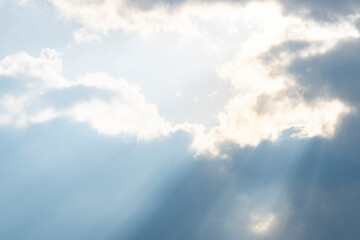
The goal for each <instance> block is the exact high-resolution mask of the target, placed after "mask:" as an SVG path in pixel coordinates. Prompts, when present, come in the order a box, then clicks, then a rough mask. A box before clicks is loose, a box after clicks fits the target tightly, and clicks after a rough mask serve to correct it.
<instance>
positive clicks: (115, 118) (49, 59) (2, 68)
mask: <svg viewBox="0 0 360 240" xmlns="http://www.w3.org/2000/svg"><path fill="white" fill-rule="evenodd" d="M59 56H60V54H59V53H58V52H57V51H55V50H50V49H45V50H43V51H42V52H41V55H40V57H38V58H36V57H32V56H29V55H28V54H27V53H24V52H21V53H18V54H14V55H11V56H8V57H6V58H5V59H3V60H2V61H1V62H0V76H1V75H4V76H14V77H20V78H21V77H29V76H31V77H35V78H39V79H41V80H42V82H41V84H39V85H37V86H36V87H35V86H33V84H32V83H33V82H34V81H36V80H37V79H35V80H34V79H30V80H28V81H27V82H26V85H27V89H26V90H25V92H23V93H22V94H21V95H20V96H13V95H5V96H2V97H1V98H0V111H1V112H0V124H2V125H9V124H11V125H14V126H16V127H26V126H28V125H29V124H32V123H41V122H46V121H50V120H52V119H55V118H57V117H60V116H66V117H68V118H70V119H74V120H76V121H79V122H85V123H88V124H90V126H92V127H93V128H94V129H96V130H97V131H98V132H100V133H103V134H108V135H119V134H122V135H129V136H135V137H137V138H138V139H146V140H148V139H152V138H156V137H159V136H163V135H168V134H169V133H170V132H171V130H172V128H171V124H170V123H169V122H167V121H165V120H164V119H163V118H161V117H160V116H159V113H158V110H157V107H156V106H155V105H153V104H150V103H148V102H147V101H146V98H145V97H144V96H143V95H142V94H141V93H140V92H139V89H138V88H137V86H135V85H131V84H129V83H128V82H126V81H125V80H124V79H115V78H113V77H111V76H109V75H107V74H105V73H91V74H86V75H84V76H82V77H80V78H79V79H77V80H76V81H73V82H69V81H67V80H66V79H65V78H64V77H63V76H62V75H61V70H62V63H61V58H60V57H59ZM39 86H40V89H42V90H41V91H38V88H39ZM77 86H83V87H87V88H96V89H102V90H105V91H107V92H108V93H109V94H108V95H109V96H112V97H111V100H108V101H104V100H102V99H100V98H93V99H91V100H88V101H82V102H74V103H73V105H72V106H71V107H69V108H68V109H61V110H60V109H54V108H53V107H51V106H45V107H43V106H38V105H37V104H38V102H39V101H40V102H41V96H42V95H44V94H45V93H49V92H50V91H51V90H52V89H54V88H56V89H59V88H60V89H65V88H75V87H77Z"/></svg>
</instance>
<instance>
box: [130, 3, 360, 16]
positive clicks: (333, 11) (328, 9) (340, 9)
mask: <svg viewBox="0 0 360 240" xmlns="http://www.w3.org/2000/svg"><path fill="white" fill-rule="evenodd" d="M127 1H128V3H129V4H130V5H133V6H136V7H139V8H142V9H149V8H152V7H154V6H158V5H166V6H169V7H172V6H179V5H181V4H183V3H187V2H197V3H202V2H235V3H247V2H251V1H252V0H131V1H130V0H127ZM263 1H266V0H263ZM279 2H280V3H281V4H282V5H283V6H284V10H285V13H291V14H293V13H296V14H304V13H305V14H306V15H307V16H308V17H312V18H314V19H317V20H320V21H333V20H336V19H338V18H339V17H342V16H344V15H348V14H354V13H356V12H357V11H358V10H359V7H360V1H359V0H345V1H338V0H303V1H300V0H279Z"/></svg>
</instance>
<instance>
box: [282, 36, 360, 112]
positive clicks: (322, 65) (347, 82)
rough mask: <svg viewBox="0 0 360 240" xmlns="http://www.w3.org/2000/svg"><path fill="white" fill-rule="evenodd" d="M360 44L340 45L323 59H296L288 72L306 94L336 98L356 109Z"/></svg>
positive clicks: (316, 57)
mask: <svg viewBox="0 0 360 240" xmlns="http://www.w3.org/2000/svg"><path fill="white" fill-rule="evenodd" d="M359 54H360V41H359V40H352V41H347V42H343V43H342V44H340V45H339V46H337V48H335V49H334V50H332V51H329V52H328V53H326V54H324V55H318V56H314V57H309V58H303V59H301V58H300V59H297V60H295V61H293V62H292V64H291V66H290V67H289V69H288V71H289V72H290V73H291V74H293V75H294V76H295V77H296V79H297V80H298V82H299V83H300V84H302V85H303V86H305V87H307V89H308V91H307V94H308V95H309V96H310V97H315V96H321V97H322V96H332V97H334V96H336V97H339V98H340V99H342V100H345V101H348V102H349V103H350V104H353V105H355V106H357V104H359V102H360V95H359V91H360V78H359V76H360V59H359V57H358V56H359Z"/></svg>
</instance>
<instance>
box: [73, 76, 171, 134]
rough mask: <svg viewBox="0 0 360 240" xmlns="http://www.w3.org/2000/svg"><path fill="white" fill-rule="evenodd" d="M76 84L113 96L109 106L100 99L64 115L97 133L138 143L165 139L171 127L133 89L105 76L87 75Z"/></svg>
mask: <svg viewBox="0 0 360 240" xmlns="http://www.w3.org/2000/svg"><path fill="white" fill-rule="evenodd" d="M77 84H79V85H83V86H87V87H96V88H98V89H105V90H108V91H114V92H116V96H115V97H113V98H112V99H111V101H110V102H105V101H102V100H99V99H93V100H91V101H86V102H81V103H77V104H76V105H75V106H73V107H71V108H70V109H68V110H67V112H66V114H67V115H68V116H70V117H71V118H74V119H75V120H76V121H79V122H87V123H89V124H90V125H91V126H92V127H93V128H95V129H96V130H98V131H99V132H100V133H103V134H107V135H112V136H114V135H119V134H127V135H131V136H136V137H137V138H138V139H153V138H156V137H159V136H164V135H168V134H169V133H170V132H171V129H172V127H171V124H170V123H169V122H167V121H165V120H164V119H163V118H161V117H160V115H159V113H158V110H157V107H156V106H155V105H153V104H150V103H148V102H147V101H146V99H145V97H144V96H143V95H142V94H140V92H139V90H138V88H137V87H136V86H133V85H130V84H129V83H127V82H126V81H125V80H123V79H115V78H112V77H111V76H109V75H107V74H104V73H93V74H87V75H85V76H84V77H82V78H80V79H79V80H78V81H77Z"/></svg>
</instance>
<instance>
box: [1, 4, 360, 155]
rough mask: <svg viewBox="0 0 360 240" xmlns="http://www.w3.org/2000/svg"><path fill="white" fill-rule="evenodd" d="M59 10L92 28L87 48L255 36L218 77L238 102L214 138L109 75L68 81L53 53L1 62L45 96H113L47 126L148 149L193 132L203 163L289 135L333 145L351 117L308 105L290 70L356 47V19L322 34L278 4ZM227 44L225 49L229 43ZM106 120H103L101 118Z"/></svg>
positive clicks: (322, 28)
mask: <svg viewBox="0 0 360 240" xmlns="http://www.w3.org/2000/svg"><path fill="white" fill-rule="evenodd" d="M51 3H52V4H53V5H54V6H55V8H56V9H57V10H58V11H59V13H60V14H62V15H64V16H66V17H71V18H74V19H76V20H78V21H79V22H80V23H82V24H83V26H84V28H82V29H80V30H78V31H77V32H75V40H76V36H78V37H79V38H78V40H79V41H82V40H91V39H95V38H94V36H93V35H88V33H89V31H91V32H98V33H107V32H109V31H117V30H123V31H125V32H136V33H138V34H139V35H140V36H153V37H159V38H161V36H163V35H161V34H160V35H157V33H162V34H174V33H175V34H177V36H178V38H180V39H181V38H184V37H185V38H189V37H190V38H191V37H195V36H196V37H200V38H206V39H207V40H208V41H209V42H212V41H214V44H215V45H216V41H215V40H216V39H214V38H213V37H212V35H211V34H210V32H211V30H204V29H202V28H201V26H210V25H211V22H212V21H216V22H218V23H221V24H222V26H223V27H224V26H225V27H226V28H227V29H230V30H231V31H230V30H229V31H228V32H229V34H230V35H234V36H236V37H238V35H239V34H243V33H244V31H245V30H244V29H243V28H245V29H246V31H249V33H248V36H246V37H244V38H243V39H242V41H241V43H240V44H238V47H237V51H236V52H235V53H234V56H233V58H232V59H229V60H227V61H226V62H223V63H220V64H218V65H217V66H216V68H215V70H216V72H217V75H218V77H219V79H221V80H225V81H229V82H230V83H231V85H232V90H233V91H234V93H235V94H234V95H235V96H234V97H233V98H231V99H230V100H229V102H228V103H227V104H226V105H225V106H224V107H223V110H222V111H220V112H219V113H218V115H217V120H218V125H217V126H215V127H213V128H210V129H205V128H204V127H203V125H202V123H201V122H200V123H191V122H185V123H184V122H175V123H174V124H172V123H169V122H168V121H166V120H164V119H163V118H162V117H161V116H160V115H159V113H158V110H157V107H156V106H155V105H153V104H150V103H147V101H146V99H145V97H144V96H143V95H142V94H140V93H139V91H138V89H136V87H134V86H132V85H130V84H128V83H127V82H126V81H125V80H123V79H116V78H113V77H111V76H109V75H107V74H105V73H92V74H87V75H84V76H83V77H80V78H79V79H76V80H75V81H68V80H66V79H65V78H64V77H63V76H62V74H61V71H62V64H61V58H60V55H59V53H57V52H56V51H55V50H50V49H45V50H43V51H42V53H41V54H40V57H38V58H34V57H31V56H29V55H28V54H26V53H24V52H22V53H18V54H15V55H11V56H8V57H6V58H5V59H4V60H2V62H1V64H0V66H1V68H0V74H2V75H5V76H19V75H27V76H31V77H34V78H39V79H41V80H42V82H41V87H42V88H41V89H45V90H46V89H62V88H76V87H80V86H82V87H86V88H90V89H91V88H96V89H101V90H105V91H107V92H109V93H111V94H114V96H112V97H111V98H110V99H107V100H104V99H101V98H93V99H89V100H86V101H81V102H74V103H73V104H72V106H71V107H69V108H68V109H62V110H61V111H60V110H58V111H57V110H54V111H55V112H57V113H56V114H48V116H67V117H70V118H73V119H75V120H76V121H80V122H86V123H88V124H90V125H91V126H92V127H93V128H95V129H96V130H97V131H99V132H101V133H104V134H108V135H118V134H129V135H134V136H137V137H138V138H141V139H152V138H155V137H158V136H164V135H168V134H170V133H171V132H173V131H176V130H177V131H185V132H189V133H190V134H191V135H193V143H192V145H191V147H192V148H193V149H194V151H195V152H196V153H197V154H210V155H213V156H219V155H221V154H222V153H221V146H222V145H223V144H227V143H233V144H236V145H239V146H240V147H244V146H248V145H250V146H256V145H258V144H259V143H260V142H261V141H263V140H276V139H278V138H279V136H281V134H282V133H283V132H284V131H286V130H289V129H292V130H293V131H294V133H293V135H292V136H297V137H303V138H304V137H306V138H311V137H314V136H321V137H325V138H329V137H331V136H332V135H333V134H334V133H335V129H336V126H337V124H338V123H339V121H340V117H341V116H342V115H343V114H345V113H348V112H350V110H351V107H350V106H347V105H346V104H345V103H344V102H343V101H342V100H341V99H338V98H335V97H332V96H328V95H323V94H322V95H319V96H318V97H317V98H314V99H312V100H311V101H308V99H307V98H305V97H304V96H303V92H304V86H302V85H301V84H299V83H298V82H297V79H296V78H294V76H293V75H292V74H290V73H289V72H286V69H287V67H288V66H289V65H290V64H291V63H292V62H293V61H295V60H298V59H307V58H310V57H313V56H321V55H323V54H325V53H327V52H329V51H330V50H331V49H334V48H335V47H336V46H337V44H338V43H339V42H341V41H345V40H348V39H357V38H358V37H359V32H358V30H357V28H356V17H354V16H349V17H347V18H344V19H342V20H339V21H338V22H333V23H327V24H324V23H321V22H316V21H313V20H305V19H303V18H302V17H301V16H286V15H283V13H282V7H281V6H280V5H279V4H278V3H275V2H268V3H263V2H251V3H247V4H245V5H244V4H238V3H229V2H204V3H199V2H187V3H184V4H181V5H179V6H178V7H176V8H169V7H167V6H166V5H156V6H155V7H154V8H150V9H146V10H144V9H140V8H134V6H132V5H131V4H128V2H123V1H113V0H107V1H99V2H88V1H68V0H51ZM200 23H201V24H200ZM209 23H210V25H209ZM244 26H245V27H244ZM205 29H206V27H205ZM246 31H245V32H246ZM82 37H84V38H82ZM224 41H225V42H224V44H225V46H226V39H224ZM289 42H300V43H304V44H303V45H302V46H300V47H299V48H297V49H295V50H293V49H291V48H288V49H285V50H284V49H280V50H279V49H278V50H276V49H277V48H279V46H282V45H283V44H286V43H289ZM221 46H223V45H218V46H217V48H219V47H220V48H219V49H221ZM274 51H275V52H274ZM29 87H31V86H29ZM33 89H35V88H33ZM45 90H44V91H45ZM35 95H36V94H35ZM36 96H37V95H36ZM29 98H31V99H32V98H33V96H30V97H29ZM26 104H28V103H26ZM49 108H50V109H52V106H44V108H43V109H40V110H39V111H41V112H42V111H44V109H49ZM48 112H51V111H48ZM99 112H101V114H97V113H99ZM39 114H40V113H39ZM4 119H7V118H5V117H4ZM44 119H46V118H44ZM49 119H50V118H49ZM175 121H176V120H175ZM3 122H5V120H3Z"/></svg>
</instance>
